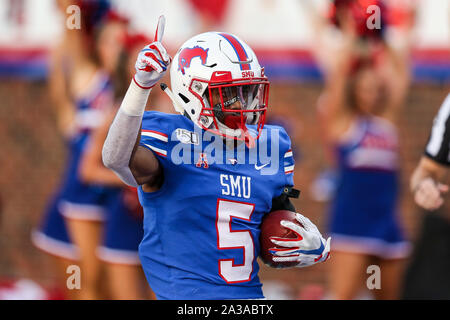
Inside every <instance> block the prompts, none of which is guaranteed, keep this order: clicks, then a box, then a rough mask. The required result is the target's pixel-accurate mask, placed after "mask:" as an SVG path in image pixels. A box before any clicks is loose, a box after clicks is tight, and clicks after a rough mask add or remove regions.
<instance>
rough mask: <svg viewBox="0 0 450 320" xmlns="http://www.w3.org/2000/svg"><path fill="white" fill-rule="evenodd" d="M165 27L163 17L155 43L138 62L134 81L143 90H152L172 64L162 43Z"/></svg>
mask: <svg viewBox="0 0 450 320" xmlns="http://www.w3.org/2000/svg"><path fill="white" fill-rule="evenodd" d="M164 26H165V18H164V16H161V17H159V20H158V27H157V29H156V35H155V41H154V42H152V43H151V44H149V45H147V46H145V47H144V48H143V49H142V50H141V52H139V55H138V58H137V60H136V64H135V69H136V74H135V75H134V81H135V82H136V83H137V85H139V86H140V87H141V88H144V89H150V88H152V87H153V86H154V85H155V84H156V83H157V82H158V81H159V80H160V79H161V78H162V77H163V76H164V74H165V73H166V71H167V68H168V67H169V64H170V62H171V57H170V56H169V54H168V53H167V50H166V49H165V48H164V46H163V45H162V43H161V41H162V36H163V34H164Z"/></svg>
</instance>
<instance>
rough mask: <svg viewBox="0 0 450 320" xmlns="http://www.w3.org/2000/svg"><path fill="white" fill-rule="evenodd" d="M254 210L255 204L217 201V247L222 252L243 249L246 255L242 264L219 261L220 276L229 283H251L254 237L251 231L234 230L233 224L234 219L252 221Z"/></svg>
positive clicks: (232, 261) (227, 260)
mask: <svg viewBox="0 0 450 320" xmlns="http://www.w3.org/2000/svg"><path fill="white" fill-rule="evenodd" d="M254 210H255V205H254V204H249V203H245V202H239V201H231V200H224V199H218V200H217V215H216V230H217V247H218V248H219V249H220V250H229V249H242V250H243V255H244V259H243V263H242V264H236V263H235V262H234V259H219V275H220V276H221V277H222V278H223V279H224V280H225V282H227V283H239V282H246V281H250V278H251V274H252V271H253V261H254V258H255V252H254V251H255V246H254V242H253V237H252V234H251V233H250V231H249V230H232V229H231V222H232V221H233V219H242V220H246V221H250V218H251V216H252V213H253V211H254Z"/></svg>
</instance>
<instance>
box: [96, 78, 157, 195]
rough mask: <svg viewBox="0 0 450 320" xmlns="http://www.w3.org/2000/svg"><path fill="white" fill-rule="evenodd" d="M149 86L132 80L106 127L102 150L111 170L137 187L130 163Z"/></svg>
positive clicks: (128, 183) (105, 162)
mask: <svg viewBox="0 0 450 320" xmlns="http://www.w3.org/2000/svg"><path fill="white" fill-rule="evenodd" d="M150 91H151V89H142V88H140V87H138V86H137V85H136V84H135V82H134V80H133V81H132V82H131V84H130V87H129V88H128V91H127V93H126V94H125V97H124V98H123V101H122V104H121V105H120V108H119V111H117V114H116V116H115V118H114V121H113V122H112V124H111V127H110V128H109V132H108V135H107V137H106V140H105V143H104V145H103V150H102V158H103V164H104V165H105V166H106V167H107V168H109V169H111V170H113V171H114V172H115V173H116V174H117V176H118V177H119V178H120V179H121V180H122V181H123V182H125V183H126V184H127V185H130V186H133V187H137V186H138V183H137V182H136V179H135V178H134V176H133V174H132V172H131V170H130V167H129V164H130V159H131V154H132V152H133V148H134V145H135V143H136V139H137V136H138V134H139V129H140V127H141V122H142V116H143V114H144V111H145V106H146V104H147V100H148V96H149V94H150Z"/></svg>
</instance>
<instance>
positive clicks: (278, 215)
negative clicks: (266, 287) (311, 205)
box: [259, 210, 303, 268]
mask: <svg viewBox="0 0 450 320" xmlns="http://www.w3.org/2000/svg"><path fill="white" fill-rule="evenodd" d="M281 220H287V221H291V222H294V223H296V224H298V225H300V226H302V225H301V224H300V223H299V222H298V221H297V219H295V212H292V211H288V210H277V211H272V212H270V213H268V214H266V215H265V216H264V218H263V220H262V223H261V234H260V237H259V239H260V244H261V251H260V254H259V256H260V258H261V260H262V261H263V262H264V263H265V264H266V265H268V266H270V267H272V268H291V267H294V266H295V265H296V264H297V262H275V261H273V260H272V258H273V256H272V254H271V253H270V252H269V249H271V248H280V247H278V246H276V245H275V244H274V243H273V242H272V241H270V237H282V238H296V237H297V235H296V234H295V233H294V232H293V231H291V230H290V229H287V228H285V227H283V226H282V225H281V224H280V222H281ZM302 227H303V226H302Z"/></svg>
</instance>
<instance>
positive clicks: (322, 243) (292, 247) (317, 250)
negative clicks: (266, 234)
mask: <svg viewBox="0 0 450 320" xmlns="http://www.w3.org/2000/svg"><path fill="white" fill-rule="evenodd" d="M295 218H296V219H297V221H298V222H299V223H301V224H302V225H303V227H301V226H299V225H298V224H296V223H293V222H291V221H287V220H282V221H281V222H280V224H281V225H282V226H283V227H285V228H287V229H290V230H292V231H293V232H295V233H296V234H297V238H294V239H292V238H280V237H271V238H270V240H271V241H272V242H273V243H274V244H275V245H277V246H279V247H284V248H272V249H270V251H271V253H272V255H273V256H274V258H273V261H274V262H298V264H297V265H296V267H299V268H302V267H307V266H311V265H313V264H316V263H319V262H323V261H326V260H327V259H328V258H329V256H330V242H331V238H328V239H327V240H325V239H324V238H323V237H322V235H321V233H320V231H319V230H318V229H317V227H316V226H315V225H314V223H312V222H311V221H310V220H309V219H308V218H306V217H304V216H302V215H301V214H300V213H296V214H295ZM285 248H286V249H285Z"/></svg>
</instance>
